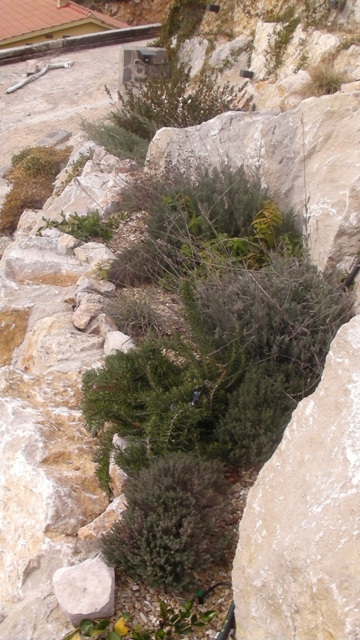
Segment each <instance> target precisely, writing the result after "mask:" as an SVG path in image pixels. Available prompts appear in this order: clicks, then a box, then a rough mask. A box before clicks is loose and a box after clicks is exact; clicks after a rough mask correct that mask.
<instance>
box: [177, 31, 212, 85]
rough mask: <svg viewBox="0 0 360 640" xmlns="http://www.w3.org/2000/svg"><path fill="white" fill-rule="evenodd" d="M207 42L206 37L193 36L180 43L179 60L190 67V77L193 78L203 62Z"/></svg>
mask: <svg viewBox="0 0 360 640" xmlns="http://www.w3.org/2000/svg"><path fill="white" fill-rule="evenodd" d="M208 44H209V42H208V40H206V38H201V37H195V38H191V40H186V41H185V42H184V44H183V45H181V48H180V51H179V60H180V62H182V63H184V64H185V65H186V66H187V67H189V68H190V77H191V78H193V77H194V76H196V74H197V73H199V71H200V70H201V68H202V66H203V64H204V62H205V54H206V49H207V46H208Z"/></svg>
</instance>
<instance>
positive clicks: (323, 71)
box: [301, 64, 347, 98]
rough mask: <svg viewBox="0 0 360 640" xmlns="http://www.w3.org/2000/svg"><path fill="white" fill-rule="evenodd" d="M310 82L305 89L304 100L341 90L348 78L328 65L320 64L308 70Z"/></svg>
mask: <svg viewBox="0 0 360 640" xmlns="http://www.w3.org/2000/svg"><path fill="white" fill-rule="evenodd" d="M308 72H309V74H310V80H309V81H308V83H307V84H306V85H305V86H304V87H303V89H302V91H301V95H302V96H303V97H304V98H310V97H312V96H313V97H320V96H327V95H331V94H333V93H336V92H337V91H339V90H340V88H341V85H342V84H343V83H344V82H346V80H347V78H346V75H345V74H344V73H340V72H339V71H336V70H335V69H334V68H333V67H331V66H330V65H327V64H320V65H318V66H316V67H312V68H311V69H308Z"/></svg>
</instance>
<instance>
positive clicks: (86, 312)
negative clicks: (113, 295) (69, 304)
mask: <svg viewBox="0 0 360 640" xmlns="http://www.w3.org/2000/svg"><path fill="white" fill-rule="evenodd" d="M76 297H77V307H76V309H75V311H74V314H73V323H74V326H75V327H76V328H77V329H81V330H83V329H86V327H87V326H88V324H89V322H90V320H92V319H93V318H94V317H96V316H97V315H98V314H99V313H101V311H102V309H103V306H104V298H103V296H100V295H99V294H96V293H86V292H83V293H82V294H80V295H79V294H77V296H76Z"/></svg>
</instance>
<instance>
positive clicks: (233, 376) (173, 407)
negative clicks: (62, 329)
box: [83, 336, 242, 473]
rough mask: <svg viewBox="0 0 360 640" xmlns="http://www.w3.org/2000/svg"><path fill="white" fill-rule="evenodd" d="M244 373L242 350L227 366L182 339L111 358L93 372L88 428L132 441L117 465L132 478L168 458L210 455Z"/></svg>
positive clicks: (87, 384) (86, 389) (87, 391)
mask: <svg viewBox="0 0 360 640" xmlns="http://www.w3.org/2000/svg"><path fill="white" fill-rule="evenodd" d="M241 367H242V354H241V352H237V351H236V349H233V350H229V353H227V358H226V363H225V364H224V358H223V359H222V360H221V361H218V360H217V358H216V354H215V355H213V356H211V355H208V354H207V353H206V351H205V350H203V353H201V352H199V353H197V352H196V351H194V347H193V345H192V344H187V343H186V342H185V341H184V340H182V339H180V338H179V337H172V338H168V337H164V338H153V337H151V336H149V337H148V338H147V339H146V340H144V341H143V342H142V343H141V344H140V345H139V346H138V348H137V349H133V350H131V351H129V352H127V353H122V352H117V353H116V354H113V355H110V356H107V358H106V359H105V363H104V366H103V367H101V368H99V369H96V370H95V369H94V370H89V371H86V372H85V374H84V377H83V413H84V416H85V418H86V422H87V425H88V428H89V430H90V432H91V433H92V434H97V433H102V432H103V431H104V429H105V433H106V429H108V428H110V425H111V428H115V429H116V430H117V432H118V433H119V434H120V435H121V436H124V437H127V439H128V442H129V444H128V446H127V447H126V448H125V449H122V450H120V451H118V452H117V456H116V459H117V462H118V463H119V465H120V466H121V467H122V468H123V469H124V470H125V471H126V472H128V473H132V472H133V471H134V469H135V470H136V468H139V467H141V466H144V465H146V464H147V463H148V462H149V460H151V459H152V458H153V457H154V456H158V455H164V454H166V453H168V452H172V451H179V450H180V451H197V452H199V453H200V452H203V451H206V449H207V447H208V445H209V443H210V441H211V434H212V432H213V430H214V428H215V425H216V422H217V420H218V418H219V417H220V416H221V415H223V413H224V411H225V409H226V406H227V405H226V399H227V392H228V390H231V389H232V388H233V386H234V384H235V382H236V380H237V378H238V377H239V375H240V372H241Z"/></svg>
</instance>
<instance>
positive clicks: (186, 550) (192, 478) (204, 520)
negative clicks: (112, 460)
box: [102, 454, 229, 589]
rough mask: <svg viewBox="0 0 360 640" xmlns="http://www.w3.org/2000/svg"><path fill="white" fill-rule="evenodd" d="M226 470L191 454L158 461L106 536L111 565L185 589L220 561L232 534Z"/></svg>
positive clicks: (138, 481)
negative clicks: (198, 573)
mask: <svg viewBox="0 0 360 640" xmlns="http://www.w3.org/2000/svg"><path fill="white" fill-rule="evenodd" d="M225 492H226V485H225V483H224V480H223V470H222V467H221V466H219V464H218V463H211V462H209V461H204V460H202V459H200V458H196V457H194V456H192V455H189V454H172V455H170V456H167V457H164V458H157V459H155V460H153V462H152V463H151V465H150V466H149V468H148V469H144V470H143V471H141V472H140V473H139V475H138V476H137V477H135V478H132V479H131V480H130V481H129V482H128V485H127V487H126V489H125V497H126V500H127V509H126V511H125V513H124V514H123V517H122V519H121V521H120V522H118V523H115V524H114V525H113V527H112V529H111V530H110V532H109V533H108V534H106V535H105V536H103V538H102V551H103V554H104V556H105V558H106V560H107V562H108V563H109V564H111V565H115V566H117V567H121V568H122V569H123V570H125V571H126V572H127V573H128V574H129V575H131V576H132V577H133V578H134V579H140V580H144V581H145V582H146V583H147V584H149V585H151V586H154V587H161V588H166V589H169V588H171V589H183V588H186V587H189V586H190V585H192V584H193V583H194V573H195V572H196V571H199V570H200V569H202V568H203V567H206V566H209V565H210V564H213V563H216V562H219V561H221V560H222V559H223V554H224V551H225V549H226V548H227V545H228V543H229V536H228V535H227V533H226V518H225V515H226V507H225V504H226V503H225Z"/></svg>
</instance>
